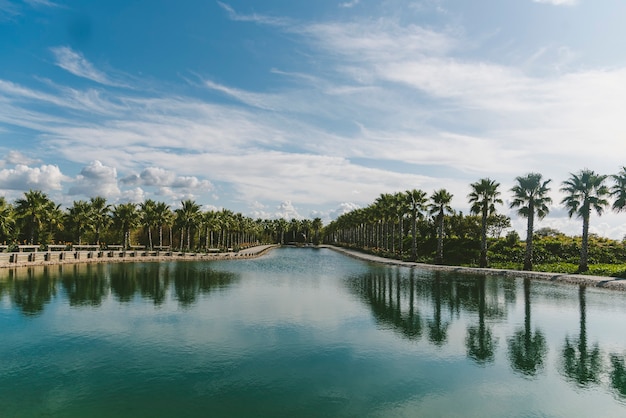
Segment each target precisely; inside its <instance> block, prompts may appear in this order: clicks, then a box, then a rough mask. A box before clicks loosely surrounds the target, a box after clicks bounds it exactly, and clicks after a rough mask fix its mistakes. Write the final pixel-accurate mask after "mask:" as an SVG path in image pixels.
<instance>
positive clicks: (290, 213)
mask: <svg viewBox="0 0 626 418" xmlns="http://www.w3.org/2000/svg"><path fill="white" fill-rule="evenodd" d="M276 209H277V210H276V212H275V213H274V217H275V218H283V219H287V220H291V219H303V216H302V215H300V214H299V213H298V209H296V207H294V205H293V203H291V201H290V200H285V201H283V202H281V203H280V205H278V207H277V208H276Z"/></svg>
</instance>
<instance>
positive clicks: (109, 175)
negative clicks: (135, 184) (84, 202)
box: [68, 160, 120, 199]
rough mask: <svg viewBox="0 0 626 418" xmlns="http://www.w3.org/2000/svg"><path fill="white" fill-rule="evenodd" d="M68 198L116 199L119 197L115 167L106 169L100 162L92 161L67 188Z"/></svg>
mask: <svg viewBox="0 0 626 418" xmlns="http://www.w3.org/2000/svg"><path fill="white" fill-rule="evenodd" d="M68 194H69V195H70V196H75V195H85V196H88V197H97V196H101V197H105V198H107V199H112V198H116V197H118V196H119V195H120V189H119V187H118V185H117V170H116V169H115V167H107V166H105V165H103V164H102V163H101V162H100V161H98V160H96V161H92V162H91V163H90V164H89V165H88V166H86V167H83V169H82V170H81V171H80V174H79V175H78V176H76V179H75V180H74V184H73V185H72V186H71V187H70V188H69V191H68Z"/></svg>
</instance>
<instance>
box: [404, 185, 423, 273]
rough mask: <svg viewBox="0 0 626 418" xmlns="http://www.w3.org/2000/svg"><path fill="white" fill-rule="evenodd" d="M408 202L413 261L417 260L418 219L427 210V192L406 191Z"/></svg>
mask: <svg viewBox="0 0 626 418" xmlns="http://www.w3.org/2000/svg"><path fill="white" fill-rule="evenodd" d="M405 196H406V201H407V203H408V207H409V212H410V213H411V260H412V261H416V260H417V219H418V218H421V217H422V216H423V215H422V211H423V210H424V209H425V208H426V192H424V191H422V190H418V189H413V190H408V191H406V194H405Z"/></svg>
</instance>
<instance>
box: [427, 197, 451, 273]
mask: <svg viewBox="0 0 626 418" xmlns="http://www.w3.org/2000/svg"><path fill="white" fill-rule="evenodd" d="M430 200H431V203H430V205H428V207H429V209H430V214H431V215H435V216H436V220H437V256H436V257H435V263H436V264H443V230H444V225H445V223H444V222H445V216H446V212H447V213H452V207H451V206H450V202H452V194H450V193H449V192H448V191H447V190H446V189H439V190H436V191H434V192H433V194H432V195H431V196H430Z"/></svg>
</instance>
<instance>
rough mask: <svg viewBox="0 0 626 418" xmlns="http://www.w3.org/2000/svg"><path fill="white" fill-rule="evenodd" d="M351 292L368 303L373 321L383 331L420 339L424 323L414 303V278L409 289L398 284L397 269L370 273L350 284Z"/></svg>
mask: <svg viewBox="0 0 626 418" xmlns="http://www.w3.org/2000/svg"><path fill="white" fill-rule="evenodd" d="M350 285H351V287H352V288H353V290H354V291H355V292H356V293H357V294H358V295H359V296H360V297H361V299H362V300H363V301H364V302H365V303H367V304H368V305H369V306H370V308H371V310H372V314H373V316H374V318H375V319H376V321H377V322H378V323H380V324H381V325H382V326H384V327H386V328H391V329H394V330H396V331H398V332H400V333H401V334H402V335H404V336H405V337H407V338H410V339H415V338H418V337H420V336H421V335H422V326H423V321H422V317H421V313H420V310H419V308H418V305H417V304H416V303H415V294H416V289H415V287H416V286H415V277H414V274H413V272H412V274H411V277H410V281H409V283H408V285H407V284H406V283H405V281H403V280H401V276H400V273H399V269H382V270H378V269H372V270H371V271H370V272H369V273H367V275H366V276H364V277H362V278H357V279H353V280H351V281H350Z"/></svg>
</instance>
